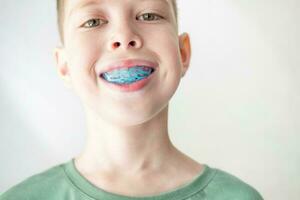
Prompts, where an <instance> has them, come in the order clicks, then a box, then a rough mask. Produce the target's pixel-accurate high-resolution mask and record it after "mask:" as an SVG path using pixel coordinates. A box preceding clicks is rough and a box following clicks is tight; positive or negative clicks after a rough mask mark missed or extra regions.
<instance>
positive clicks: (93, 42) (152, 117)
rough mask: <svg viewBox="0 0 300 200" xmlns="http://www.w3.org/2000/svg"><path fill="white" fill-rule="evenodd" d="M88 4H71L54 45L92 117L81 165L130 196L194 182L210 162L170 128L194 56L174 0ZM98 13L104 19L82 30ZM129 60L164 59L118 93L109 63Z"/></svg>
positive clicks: (93, 178)
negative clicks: (108, 81)
mask: <svg viewBox="0 0 300 200" xmlns="http://www.w3.org/2000/svg"><path fill="white" fill-rule="evenodd" d="M82 2H83V1H82V0H67V1H66V7H65V11H66V12H65V21H64V39H65V43H64V45H63V46H57V47H56V48H55V49H54V57H55V60H56V66H57V71H58V74H59V76H60V77H61V78H62V80H63V82H64V84H65V86H66V87H67V88H69V89H71V90H73V92H74V93H75V94H76V95H77V96H78V97H79V98H80V100H81V102H82V105H83V108H84V111H85V115H86V126H87V134H86V144H85V146H84V149H83V151H82V152H81V153H80V155H78V156H77V157H75V166H76V168H77V169H78V171H79V172H80V173H81V174H82V175H83V176H84V177H85V178H86V179H88V180H89V181H90V182H92V183H93V184H94V185H96V186H98V187H101V188H103V189H105V190H107V191H110V192H115V193H119V194H123V195H134V196H144V195H153V194H158V193H160V192H163V191H167V190H170V189H174V188H175V187H179V186H181V185H183V184H185V183H187V182H189V181H191V180H192V179H193V178H195V176H197V175H198V174H199V173H200V172H202V169H203V165H202V164H200V163H198V162H196V161H195V160H193V159H192V158H190V157H188V156H187V155H185V154H184V153H182V152H181V151H179V150H178V149H177V148H176V147H175V146H174V145H173V144H172V142H171V141H170V138H169V132H168V103H169V101H170V99H171V97H172V96H173V95H174V93H175V91H176V89H177V88H178V86H179V83H180V80H181V78H182V77H183V76H184V74H185V73H186V71H187V70H188V68H189V63H190V57H191V47H190V39H189V35H188V34H187V33H183V34H181V35H178V32H177V28H176V19H175V16H174V12H173V11H172V5H171V2H169V1H165V0H145V1H141V0H102V1H96V4H93V5H90V6H88V7H83V8H79V7H80V5H81V4H82ZM85 2H87V1H85ZM164 2H166V3H164ZM153 12H154V13H156V14H158V15H160V16H163V18H154V20H152V19H153V18H152V19H151V20H152V21H145V18H146V17H147V16H146V17H145V16H144V18H143V16H142V14H145V13H153ZM70 14H71V15H70ZM136 16H140V18H138V19H136ZM91 18H100V19H102V20H103V22H101V21H100V25H98V26H95V27H91V28H83V27H80V26H81V25H82V24H84V23H85V22H86V21H87V20H88V19H91ZM146 20H147V19H146ZM85 25H86V24H85ZM132 41H134V44H133V42H132ZM116 44H119V45H116ZM126 58H141V59H148V60H152V61H156V62H158V64H159V66H158V69H157V71H156V75H155V76H154V77H153V79H152V81H151V82H150V83H149V84H148V85H147V86H146V87H145V88H143V89H142V90H140V91H138V92H134V93H130V92H129V93H122V92H118V91H115V90H111V89H109V88H108V87H106V86H105V85H103V83H102V82H100V80H99V77H98V74H99V71H100V70H101V69H103V67H104V66H105V65H106V64H109V63H110V62H113V61H116V60H119V59H126ZM163 180H166V181H163ZM169 180H172V181H169ZM170 182H171V183H170Z"/></svg>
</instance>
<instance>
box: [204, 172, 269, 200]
mask: <svg viewBox="0 0 300 200" xmlns="http://www.w3.org/2000/svg"><path fill="white" fill-rule="evenodd" d="M213 170H215V175H214V177H213V179H212V180H211V182H210V183H209V184H208V185H207V187H206V193H207V195H208V196H211V198H208V199H222V200H224V199H226V200H227V199H228V200H235V199H236V200H241V199H242V200H263V197H262V196H261V194H260V193H259V192H258V191H257V190H256V189H255V188H254V187H253V186H251V185H249V184H248V183H246V182H244V181H243V180H241V179H240V178H238V177H236V176H235V175H233V174H230V173H228V172H226V171H223V170H221V169H216V168H214V169H213Z"/></svg>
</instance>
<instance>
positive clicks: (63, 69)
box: [53, 47, 72, 89]
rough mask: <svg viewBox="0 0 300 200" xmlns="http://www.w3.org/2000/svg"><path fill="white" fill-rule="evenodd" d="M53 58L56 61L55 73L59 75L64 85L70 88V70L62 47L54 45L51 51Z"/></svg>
mask: <svg viewBox="0 0 300 200" xmlns="http://www.w3.org/2000/svg"><path fill="white" fill-rule="evenodd" d="M53 54H54V59H55V62H56V68H57V73H58V75H59V77H60V78H61V79H62V80H63V82H64V85H65V86H66V87H67V88H69V89H71V88H72V81H71V76H70V70H69V68H68V63H67V59H66V53H65V48H64V47H56V48H54V51H53Z"/></svg>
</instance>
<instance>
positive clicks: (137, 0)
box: [65, 0, 172, 13]
mask: <svg viewBox="0 0 300 200" xmlns="http://www.w3.org/2000/svg"><path fill="white" fill-rule="evenodd" d="M170 1H172V0H65V7H66V11H67V13H69V12H73V11H75V10H78V9H81V8H85V7H89V6H95V5H101V4H106V5H109V4H111V5H113V4H114V3H117V2H123V3H124V2H125V4H127V3H132V4H134V5H136V4H143V3H161V4H164V5H168V6H171V5H172V3H171V2H170Z"/></svg>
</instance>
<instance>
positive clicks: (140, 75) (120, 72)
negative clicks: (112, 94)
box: [100, 66, 155, 85]
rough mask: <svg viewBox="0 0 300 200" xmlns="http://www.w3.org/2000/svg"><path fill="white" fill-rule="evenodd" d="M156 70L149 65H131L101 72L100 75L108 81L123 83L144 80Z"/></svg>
mask: <svg viewBox="0 0 300 200" xmlns="http://www.w3.org/2000/svg"><path fill="white" fill-rule="evenodd" d="M154 71H155V69H154V68H152V67H148V66H131V67H125V68H120V69H114V70H112V71H109V72H104V73H102V74H100V77H101V78H103V79H104V80H106V81H107V82H110V83H113V84H118V85H123V84H132V83H134V82H137V81H140V80H143V79H145V78H147V77H148V76H150V75H151V74H152V73H153V72H154Z"/></svg>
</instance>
